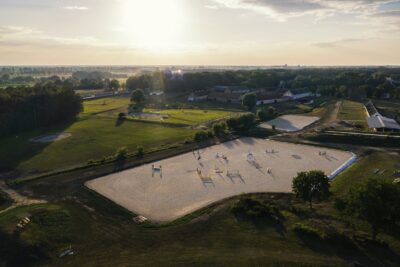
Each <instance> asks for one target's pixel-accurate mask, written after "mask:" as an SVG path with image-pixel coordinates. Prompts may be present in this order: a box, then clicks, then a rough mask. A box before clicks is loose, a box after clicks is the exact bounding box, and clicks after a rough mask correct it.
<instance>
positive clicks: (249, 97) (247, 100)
mask: <svg viewBox="0 0 400 267" xmlns="http://www.w3.org/2000/svg"><path fill="white" fill-rule="evenodd" d="M256 104H257V95H256V94H255V93H247V94H245V95H244V96H243V100H242V105H243V106H245V107H247V108H248V109H249V110H252V109H253V108H254V107H255V106H256Z"/></svg>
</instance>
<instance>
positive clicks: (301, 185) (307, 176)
mask: <svg viewBox="0 0 400 267" xmlns="http://www.w3.org/2000/svg"><path fill="white" fill-rule="evenodd" d="M329 186H330V184H329V179H328V177H327V176H326V175H325V173H324V172H323V171H309V172H299V173H298V174H297V176H296V177H295V178H294V179H293V182H292V189H293V192H294V193H295V194H296V197H298V198H300V199H302V200H303V201H308V202H309V204H310V208H311V209H312V202H313V200H324V199H326V198H327V197H328V196H329Z"/></svg>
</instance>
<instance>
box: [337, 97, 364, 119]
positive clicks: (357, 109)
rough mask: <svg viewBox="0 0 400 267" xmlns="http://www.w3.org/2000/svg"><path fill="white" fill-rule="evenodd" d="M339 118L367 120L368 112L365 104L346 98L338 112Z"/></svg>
mask: <svg viewBox="0 0 400 267" xmlns="http://www.w3.org/2000/svg"><path fill="white" fill-rule="evenodd" d="M338 119H339V120H346V121H365V119H366V112H365V109H364V105H363V104H362V103H359V102H355V101H349V100H344V101H343V103H342V105H341V107H340V111H339V114H338Z"/></svg>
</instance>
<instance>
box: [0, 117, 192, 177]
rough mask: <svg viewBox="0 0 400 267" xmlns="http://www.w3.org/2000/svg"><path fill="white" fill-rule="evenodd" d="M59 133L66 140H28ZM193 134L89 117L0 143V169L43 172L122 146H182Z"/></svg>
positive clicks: (132, 147)
mask: <svg viewBox="0 0 400 267" xmlns="http://www.w3.org/2000/svg"><path fill="white" fill-rule="evenodd" d="M57 131H63V132H68V133H71V134H72V136H71V137H70V138H67V139H64V140H61V141H57V142H54V143H51V144H39V143H32V142H30V141H29V139H30V138H32V137H35V136H38V135H42V134H44V133H46V134H49V133H52V132H57ZM193 134H194V131H193V130H190V129H187V128H174V127H165V126H162V125H158V124H151V123H141V122H134V121H128V120H127V121H125V122H123V123H122V124H120V125H118V123H117V121H116V119H113V118H107V117H100V116H90V117H88V118H81V119H79V120H78V121H76V122H75V123H73V124H72V125H69V126H67V127H65V128H59V129H52V130H48V131H44V132H38V131H36V132H33V133H26V134H24V135H21V136H19V137H18V138H15V137H10V138H6V139H2V140H0V161H1V165H2V166H3V167H4V166H8V167H14V168H16V169H17V170H19V171H22V172H25V173H26V172H44V171H52V170H55V169H58V168H66V167H70V166H73V165H78V164H84V163H86V162H87V161H88V160H89V159H100V158H101V157H103V156H109V155H112V154H114V153H115V151H116V150H117V149H118V148H119V147H122V146H126V147H127V148H128V150H131V151H134V150H135V149H136V148H137V147H138V146H142V147H144V148H145V150H146V149H149V148H156V147H159V146H162V145H166V144H170V143H175V142H182V141H183V140H185V139H186V138H189V137H192V136H193Z"/></svg>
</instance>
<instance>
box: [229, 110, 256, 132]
mask: <svg viewBox="0 0 400 267" xmlns="http://www.w3.org/2000/svg"><path fill="white" fill-rule="evenodd" d="M255 120H256V116H255V115H254V114H253V113H247V114H244V115H241V116H239V117H233V118H229V119H228V120H227V121H226V124H227V126H228V128H229V129H231V130H233V131H248V130H249V129H250V128H251V127H252V126H254V124H255Z"/></svg>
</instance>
